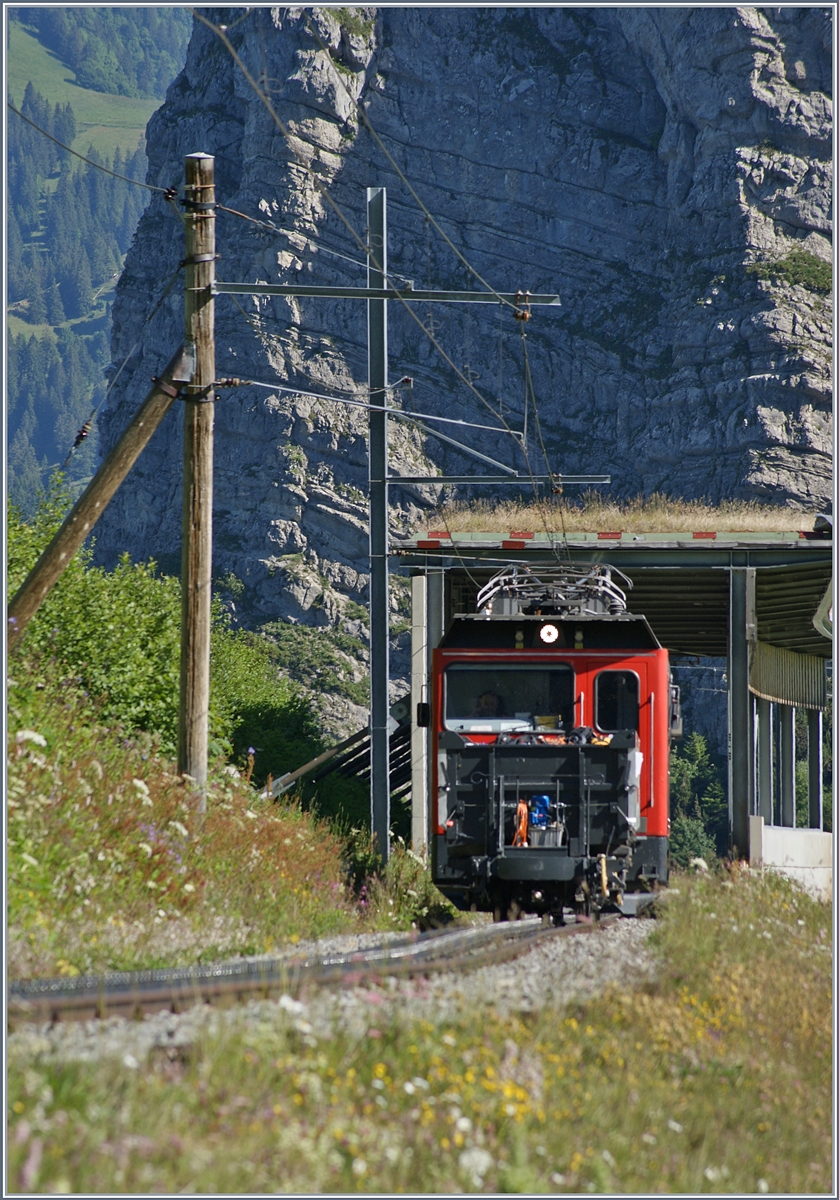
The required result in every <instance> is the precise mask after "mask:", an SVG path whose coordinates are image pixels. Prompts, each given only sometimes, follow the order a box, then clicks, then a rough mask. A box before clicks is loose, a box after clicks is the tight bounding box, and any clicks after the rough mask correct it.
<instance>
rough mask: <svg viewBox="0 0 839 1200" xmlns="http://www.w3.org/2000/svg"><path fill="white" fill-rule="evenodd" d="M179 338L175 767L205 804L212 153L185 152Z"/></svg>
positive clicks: (213, 373) (212, 406) (210, 522)
mask: <svg viewBox="0 0 839 1200" xmlns="http://www.w3.org/2000/svg"><path fill="white" fill-rule="evenodd" d="M185 165H186V187H185V200H184V207H185V210H186V299H185V304H184V317H185V329H186V332H185V337H186V340H187V341H188V342H192V343H194V345H195V374H194V375H193V377H192V383H191V384H190V385H189V386H188V388H187V389H186V394H185V404H184V409H185V412H184V491H183V542H182V551H181V555H182V557H181V595H182V602H181V692H180V712H179V719H178V770H179V771H180V772H181V774H186V775H190V776H191V777H192V778H193V779H194V780H195V782H196V784H197V790H198V794H199V797H200V801H199V810H200V811H202V812H203V811H204V809H205V807H206V782H207V750H208V722H209V709H210V617H211V601H212V548H213V418H214V411H215V403H214V402H215V393H214V391H213V384H214V383H215V377H216V363H215V339H214V309H215V301H214V298H213V285H214V282H215V259H216V235H215V186H214V179H213V173H214V165H215V160H214V159H213V158H212V156H211V155H209V154H188V155H187V156H186V164H185Z"/></svg>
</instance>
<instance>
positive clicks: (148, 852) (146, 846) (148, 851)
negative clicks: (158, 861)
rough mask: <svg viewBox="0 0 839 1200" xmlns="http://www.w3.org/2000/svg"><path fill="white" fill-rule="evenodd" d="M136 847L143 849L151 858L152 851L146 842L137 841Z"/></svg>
mask: <svg viewBox="0 0 839 1200" xmlns="http://www.w3.org/2000/svg"><path fill="white" fill-rule="evenodd" d="M137 848H138V849H139V850H145V852H146V854H148V856H149V858H151V856H152V853H153V851H152V848H151V846H150V845H149V844H148V842H139V843H138V846H137Z"/></svg>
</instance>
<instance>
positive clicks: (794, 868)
mask: <svg viewBox="0 0 839 1200" xmlns="http://www.w3.org/2000/svg"><path fill="white" fill-rule="evenodd" d="M749 861H750V863H751V865H752V866H753V867H757V866H764V867H772V868H774V869H775V870H778V871H780V872H781V873H782V874H784V875H788V876H789V878H790V879H794V880H796V882H797V883H800V884H801V885H802V887H804V888H806V889H807V891H808V892H810V893H811V895H814V896H818V897H819V899H824V900H826V899H828V898H829V897H830V896H831V895H832V894H833V834H832V833H823V832H822V831H821V830H820V829H789V828H787V827H785V826H780V825H765V824H764V821H763V817H750V818H749Z"/></svg>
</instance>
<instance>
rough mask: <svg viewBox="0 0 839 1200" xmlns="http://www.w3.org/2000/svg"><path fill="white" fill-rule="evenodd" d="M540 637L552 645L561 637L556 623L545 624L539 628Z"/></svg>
mask: <svg viewBox="0 0 839 1200" xmlns="http://www.w3.org/2000/svg"><path fill="white" fill-rule="evenodd" d="M539 637H540V638H541V639H542V641H543V642H547V643H548V645H549V646H550V644H551V643H552V642H555V641H556V639H557V638H558V637H559V630H558V629H557V627H556V625H543V626H542V628H541V629H540V630H539Z"/></svg>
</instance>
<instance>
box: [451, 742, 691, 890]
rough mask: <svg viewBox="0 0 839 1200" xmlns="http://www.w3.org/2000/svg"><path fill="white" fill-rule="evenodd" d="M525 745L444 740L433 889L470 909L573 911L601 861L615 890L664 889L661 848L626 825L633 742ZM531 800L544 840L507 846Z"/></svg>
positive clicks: (660, 841) (536, 837)
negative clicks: (539, 809)
mask: <svg viewBox="0 0 839 1200" xmlns="http://www.w3.org/2000/svg"><path fill="white" fill-rule="evenodd" d="M528 740H530V739H527V740H525V741H521V740H519V741H516V740H511V741H510V742H509V743H507V744H500V745H499V744H491V745H472V744H470V743H468V742H465V741H464V740H463V739H462V738H461V737H460V736H459V735H458V734H456V733H451V732H447V733H444V734H442V735H441V736H440V739H439V748H440V751H441V755H440V760H441V761H440V762H439V766H438V771H439V780H438V782H439V786H440V787H441V789H444V790H445V797H446V804H447V812H446V815H445V819H444V823H445V826H446V832H445V834H443V835H436V836H435V837H434V838H433V839H432V840H433V869H434V878H435V882H436V883H437V886H438V887H440V889H441V890H442V891H443V892H444V893H445V894H446V895H448V896H449V897H450V898H451V899H452V900H453V901H455V903H458V904H463V905H465V906H467V907H468V906H469V905H471V904H475V905H477V906H478V907H481V908H492V907H497V906H498V901H499V898H500V899H501V900H502V901H503V900H505V899H507V900H510V899H515V900H516V901H517V902H518V903H519V905H520V907H522V908H524V909H525V910H530V911H540V910H542V911H544V910H547V909H550V908H552V907H558V906H559V905H560V904H563V903H566V904H570V903H573V901H574V899H575V896H579V889H580V887H581V885H582V884H583V883H584V882H586V881H587V880H590V879H591V880H593V879H594V876H595V872H599V871H600V869H601V868H600V859H599V856H600V855H605V857H606V865H607V870H608V875H609V880H610V887H612V886H613V885H614V889H615V890H620V891H622V890H629V891H632V890H646V889H648V888H649V887H650V886H651V885H652V884H653V883H656V882H660V883H666V881H667V839H666V838H664V837H646V836H644V830H643V822H640V829H636V828H633V826H632V824H631V823H630V821H629V819H628V818H629V817H630V815H631V812H630V810H631V806H632V805H631V796H630V783H631V777H630V752H631V751H632V750H633V749H634V748H635V736H634V734H630V733H628V734H615V735H613V737H612V740H611V743H610V744H609V745H608V746H595V745H591V744H585V745H579V746H571V745H566V746H556V745H538V744H527V741H528ZM532 741H533V742H535V741H536V739H535V738H534V739H532ZM443 757H445V762H443V761H442V760H443ZM536 794H547V795H548V796H549V797H550V800H551V805H550V810H549V827H548V830H547V831H546V833H545V834H541V833H540V832H539V831H538V830H532V829H531V836H530V838H529V844H528V845H527V846H526V847H518V846H513V845H512V842H513V836H514V833H515V824H516V805H517V802H518V799H519V797H524V798H525V799H527V800H529V799H530V797H531V796H533V795H536ZM442 799H443V797H442V796H441V802H442ZM639 834H640V836H639ZM537 841H543V842H544V841H547V842H553V843H559V844H548V845H544V844H543V845H538V844H534V843H536V842H537ZM616 852H617V853H616Z"/></svg>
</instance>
